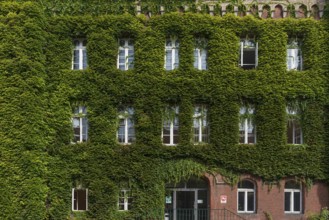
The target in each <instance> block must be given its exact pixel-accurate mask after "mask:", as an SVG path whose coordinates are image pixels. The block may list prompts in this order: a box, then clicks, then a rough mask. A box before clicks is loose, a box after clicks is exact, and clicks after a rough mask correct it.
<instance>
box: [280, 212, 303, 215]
mask: <svg viewBox="0 0 329 220" xmlns="http://www.w3.org/2000/svg"><path fill="white" fill-rule="evenodd" d="M284 214H286V215H303V214H302V213H301V212H284Z"/></svg>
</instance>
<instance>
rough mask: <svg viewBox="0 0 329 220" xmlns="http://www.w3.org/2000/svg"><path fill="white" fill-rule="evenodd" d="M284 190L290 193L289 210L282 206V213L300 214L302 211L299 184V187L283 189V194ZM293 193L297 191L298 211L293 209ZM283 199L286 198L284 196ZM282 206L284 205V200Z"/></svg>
mask: <svg viewBox="0 0 329 220" xmlns="http://www.w3.org/2000/svg"><path fill="white" fill-rule="evenodd" d="M286 192H288V193H290V210H289V211H286V210H285V207H284V213H286V214H300V213H302V198H303V197H302V188H301V186H300V188H299V189H286V188H285V189H284V193H285V194H284V196H286ZM294 193H299V196H300V198H299V209H300V211H295V210H294V207H295V199H294ZM284 199H286V198H285V197H284ZM284 206H285V202H284Z"/></svg>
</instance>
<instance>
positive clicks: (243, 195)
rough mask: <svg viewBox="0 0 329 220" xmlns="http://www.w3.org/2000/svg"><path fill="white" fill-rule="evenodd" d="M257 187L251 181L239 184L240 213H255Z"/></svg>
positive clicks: (243, 181)
mask: <svg viewBox="0 0 329 220" xmlns="http://www.w3.org/2000/svg"><path fill="white" fill-rule="evenodd" d="M255 198H256V197H255V185H254V183H252V182H251V181H249V180H242V181H240V182H239V183H238V212H244V213H254V212H255Z"/></svg>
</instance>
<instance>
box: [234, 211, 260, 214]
mask: <svg viewBox="0 0 329 220" xmlns="http://www.w3.org/2000/svg"><path fill="white" fill-rule="evenodd" d="M238 214H241V215H244V214H246V215H253V214H257V213H256V212H255V211H252V212H251V211H249V212H248V211H238Z"/></svg>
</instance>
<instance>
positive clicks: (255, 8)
mask: <svg viewBox="0 0 329 220" xmlns="http://www.w3.org/2000/svg"><path fill="white" fill-rule="evenodd" d="M250 13H251V14H252V15H253V16H255V17H258V6H257V5H252V6H250Z"/></svg>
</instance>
